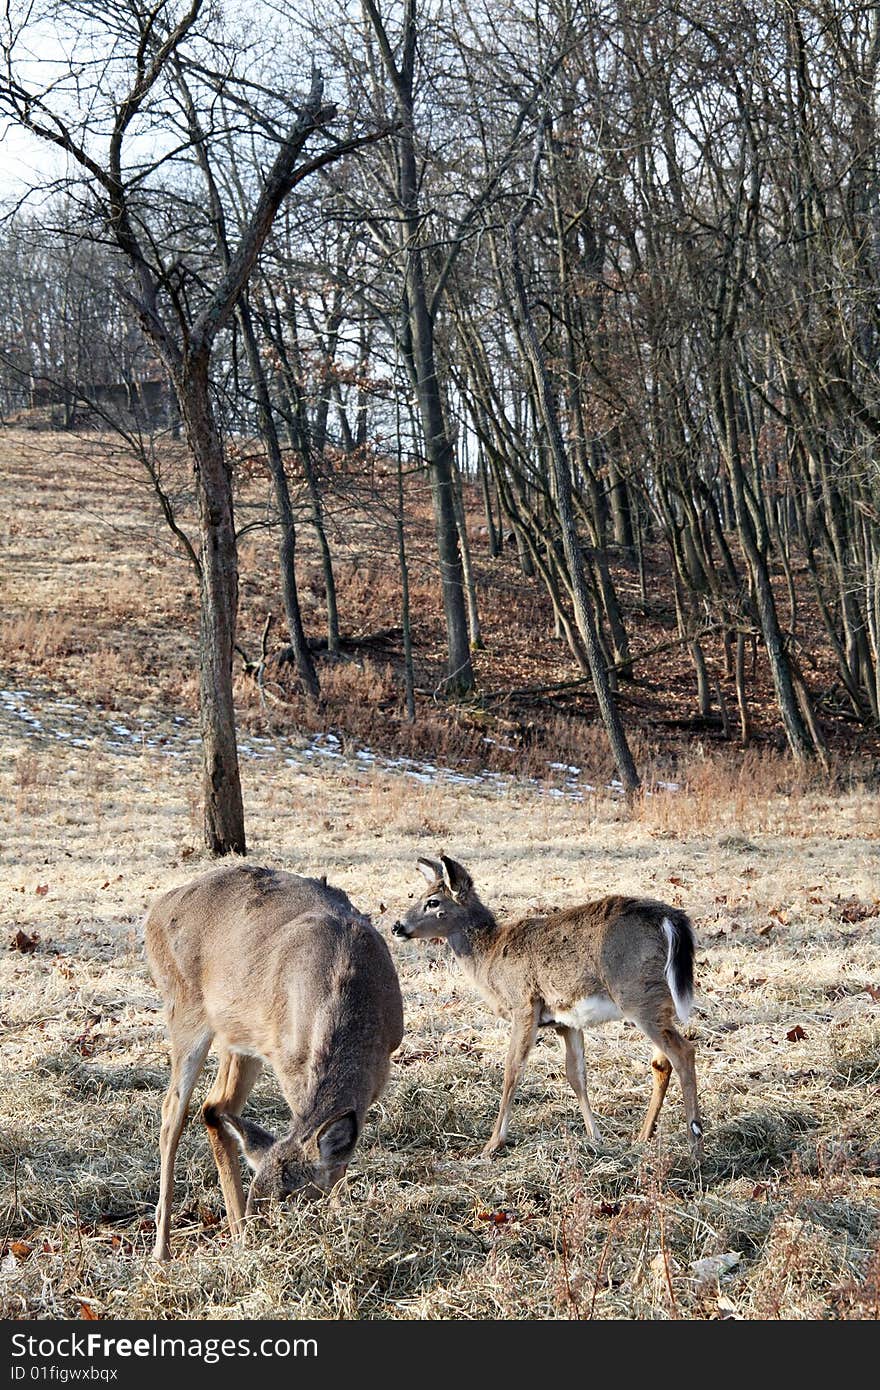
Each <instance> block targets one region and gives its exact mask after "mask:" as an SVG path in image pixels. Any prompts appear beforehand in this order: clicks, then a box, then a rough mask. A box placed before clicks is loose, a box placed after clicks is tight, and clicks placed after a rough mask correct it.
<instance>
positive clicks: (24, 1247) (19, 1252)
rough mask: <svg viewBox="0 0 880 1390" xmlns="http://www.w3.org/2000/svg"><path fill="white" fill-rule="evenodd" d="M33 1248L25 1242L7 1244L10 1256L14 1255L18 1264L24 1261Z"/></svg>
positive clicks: (14, 1241) (16, 1241)
mask: <svg viewBox="0 0 880 1390" xmlns="http://www.w3.org/2000/svg"><path fill="white" fill-rule="evenodd" d="M33 1248H34V1247H33V1246H32V1245H29V1244H28V1242H27V1241H26V1240H13V1241H10V1244H9V1251H10V1254H12V1255H14V1256H15V1258H16V1259H17V1260H18V1261H19V1262H21V1261H22V1260H26V1259H27V1257H28V1255H29V1254H30V1253H31V1251H32V1250H33Z"/></svg>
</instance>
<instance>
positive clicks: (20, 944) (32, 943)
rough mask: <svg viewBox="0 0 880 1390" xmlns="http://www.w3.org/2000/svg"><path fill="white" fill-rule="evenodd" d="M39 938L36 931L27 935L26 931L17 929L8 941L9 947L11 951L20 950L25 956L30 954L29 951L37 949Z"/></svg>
mask: <svg viewBox="0 0 880 1390" xmlns="http://www.w3.org/2000/svg"><path fill="white" fill-rule="evenodd" d="M39 940H40V938H39V935H38V934H37V932H34V934H33V936H29V935H28V933H27V932H26V931H21V930H19V931H17V932H16V933H15V936H14V937H13V938H12V940H11V942H10V943H9V949H10V950H11V951H21V953H22V955H24V956H27V955H30V953H31V951H35V950H36V949H37V943H38V942H39Z"/></svg>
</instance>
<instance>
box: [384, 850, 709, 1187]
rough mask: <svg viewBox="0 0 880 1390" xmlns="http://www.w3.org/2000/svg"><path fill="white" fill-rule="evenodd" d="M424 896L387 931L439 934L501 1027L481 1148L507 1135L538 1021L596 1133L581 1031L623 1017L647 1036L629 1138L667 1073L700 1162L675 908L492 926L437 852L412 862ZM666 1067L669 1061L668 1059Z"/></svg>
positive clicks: (624, 904) (632, 908) (684, 950)
mask: <svg viewBox="0 0 880 1390" xmlns="http://www.w3.org/2000/svg"><path fill="white" fill-rule="evenodd" d="M418 867H419V870H420V872H421V873H422V874H423V875H424V877H425V878H426V879H427V880H428V883H429V884H430V888H429V890H428V892H427V894H426V895H425V896H424V897H423V898H422V899H421V901H420V902H418V903H416V904H415V905H414V906H413V907H412V908H411V909H410V911H409V912H408V913H407V914H406V916H405V918H404V919H403V921H402V922H398V923H396V925H395V926H394V928H393V932H394V935H395V936H398V937H403V938H404V939H409V938H410V937H425V936H433V937H438V936H439V937H443V938H444V939H445V940H446V941H447V942H448V943H449V945H450V946H451V947H452V950H453V951H454V952H455V954H456V956H457V957H458V960H459V962H460V963H461V966H462V969H463V970H464V972H465V974H466V975H467V976H468V978H469V979H470V980H471V981H472V982H473V983H474V984H475V985H476V987H477V989H478V990H479V991H480V993H481V994H482V995H483V997H484V998H485V999H486V1000H487V1002H488V1003H489V1005H490V1007H491V1008H492V1010H493V1012H494V1013H496V1014H498V1015H499V1016H500V1017H501V1018H506V1019H509V1020H510V1022H511V1024H512V1025H513V1028H512V1032H511V1035H510V1044H509V1046H508V1050H507V1059H506V1062H505V1065H504V1090H503V1092H502V1095H501V1109H500V1110H499V1112H498V1119H497V1120H496V1122H495V1128H494V1130H493V1131H492V1137H491V1138H490V1140H489V1142H488V1144H487V1145H486V1147H485V1148H484V1150H483V1153H484V1154H486V1155H489V1154H493V1153H495V1152H496V1150H498V1149H500V1148H501V1147H502V1146H503V1144H504V1143H505V1141H506V1139H507V1125H508V1119H509V1115H510V1106H511V1102H512V1101H513V1096H514V1092H515V1091H516V1088H517V1085H518V1083H519V1079H520V1077H521V1075H522V1072H523V1068H524V1067H525V1064H526V1059H527V1058H528V1055H529V1053H530V1052H531V1050H532V1047H533V1046H534V1043H535V1039H536V1038H537V1036H538V1029H539V1028H542V1027H552V1028H555V1030H556V1032H557V1033H559V1034H560V1035H561V1037H562V1041H563V1044H564V1047H565V1074H566V1076H567V1077H568V1080H569V1082H570V1084H571V1087H572V1090H573V1091H574V1093H575V1095H576V1096H577V1098H578V1104H579V1106H580V1110H581V1114H582V1115H583V1117H584V1123H585V1124H586V1127H587V1133H588V1134H589V1136H590V1138H591V1139H598V1137H599V1131H598V1129H597V1126H596V1121H595V1118H594V1116H593V1112H592V1110H591V1109H590V1102H589V1099H588V1097H587V1081H586V1068H585V1064H584V1035H583V1029H584V1028H591V1027H594V1026H595V1025H596V1024H599V1023H607V1022H609V1021H610V1020H611V1019H621V1018H625V1019H629V1020H631V1021H632V1022H633V1023H635V1024H636V1025H637V1026H638V1027H639V1028H640V1029H641V1030H642V1032H643V1033H644V1034H645V1035H646V1036H647V1037H648V1038H649V1039H650V1041H651V1042H652V1043H653V1044H654V1057H653V1061H652V1064H651V1065H652V1071H653V1080H654V1086H653V1091H652V1094H651V1102H650V1104H649V1106H648V1113H647V1115H646V1116H645V1123H644V1124H643V1125H642V1129H641V1133H640V1134H639V1138H640V1139H641V1140H645V1139H650V1137H651V1135H652V1134H653V1132H654V1128H655V1126H656V1124H657V1116H658V1115H659V1113H660V1107H661V1106H662V1104H663V1098H664V1096H665V1095H666V1089H667V1087H668V1085H669V1078H670V1075H671V1072H672V1069H673V1068H674V1069H675V1072H676V1075H677V1076H678V1079H679V1082H680V1083H681V1089H682V1094H683V1096H684V1105H685V1111H686V1113H687V1121H688V1137H689V1139H690V1143H691V1148H692V1150H693V1154H694V1158H695V1159H696V1160H697V1162H699V1161H700V1160H701V1158H702V1147H703V1127H702V1123H701V1120H700V1111H699V1107H698V1104H697V1081H696V1074H695V1071H694V1048H693V1045H692V1044H691V1043H690V1042H688V1040H687V1039H686V1038H683V1037H682V1036H681V1034H680V1033H679V1032H678V1031H677V1029H676V1027H675V1024H674V1018H675V1015H676V1013H677V1014H678V1017H679V1018H680V1019H681V1020H682V1022H684V1021H686V1020H687V1017H688V1014H689V1013H690V1009H691V1004H692V1001H693V956H694V937H693V932H692V929H691V924H690V922H689V921H688V918H687V917H686V916H685V914H684V913H683V912H681V911H679V909H678V908H675V907H667V906H666V904H665V903H659V902H652V901H650V900H648V899H644V898H621V897H610V898H601V899H599V901H598V902H591V903H584V904H582V905H581V906H580V907H570V908H566V909H565V910H563V911H557V912H551V913H549V914H548V915H546V916H532V917H523V918H521V919H520V920H519V921H517V922H511V923H509V924H507V925H505V926H499V925H498V923H497V922H496V920H495V918H494V917H493V916H492V913H491V912H490V911H489V910H488V908H486V907H485V906H484V905H483V903H481V902H480V899H479V898H478V897H477V895H476V893H475V892H474V885H473V881H472V879H471V876H470V874H469V873H468V871H467V870H466V869H464V868H462V866H461V864H456V862H455V860H454V859H448V858H446V856H445V855H441V857H440V861H439V863H437V862H435V861H434V860H433V859H420V860H419V861H418ZM670 1063H671V1065H670Z"/></svg>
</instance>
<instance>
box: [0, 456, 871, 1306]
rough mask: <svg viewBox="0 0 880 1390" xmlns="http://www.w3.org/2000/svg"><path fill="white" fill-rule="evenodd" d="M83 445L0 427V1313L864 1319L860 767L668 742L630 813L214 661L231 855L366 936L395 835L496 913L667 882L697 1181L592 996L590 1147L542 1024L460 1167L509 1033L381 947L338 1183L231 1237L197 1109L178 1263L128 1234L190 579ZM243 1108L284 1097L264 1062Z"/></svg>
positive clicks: (441, 957) (192, 836) (186, 681)
mask: <svg viewBox="0 0 880 1390" xmlns="http://www.w3.org/2000/svg"><path fill="white" fill-rule="evenodd" d="M88 447H89V446H88V441H83V440H79V441H65V440H64V439H63V437H59V436H49V435H46V436H24V435H14V434H12V433H10V432H5V433H4V434H3V435H2V436H0V477H2V497H0V506H2V517H0V536H2V543H3V549H4V555H5V562H4V576H3V578H4V595H3V605H2V611H3V615H4V616H3V626H2V633H0V636H2V644H3V645H2V650H0V670H2V687H3V692H4V693H3V694H2V695H0V740H2V744H0V746H2V758H0V794H2V797H3V803H4V804H5V806H6V808H7V809H6V814H5V816H4V823H3V829H2V831H0V990H2V1012H0V1072H2V1086H0V1172H2V1188H0V1312H2V1314H3V1315H4V1316H5V1317H7V1318H19V1317H30V1318H52V1319H59V1318H83V1317H85V1318H101V1317H112V1318H160V1319H174V1318H207V1319H223V1318H236V1317H246V1318H267V1317H300V1318H319V1319H328V1318H397V1319H411V1318H432V1319H438V1318H439V1319H472V1318H516V1319H525V1318H531V1319H549V1318H563V1319H565V1318H585V1319H586V1318H601V1319H608V1318H640V1319H642V1318H743V1319H777V1318H786V1319H816V1318H829V1319H842V1318H856V1319H863V1318H876V1317H877V1316H878V1315H880V1137H878V1136H880V915H878V912H880V817H878V795H877V792H876V789H872V787H870V786H865V785H861V784H860V783H859V780H858V778H857V777H856V776H855V775H854V774H853V772H852V771H850V772H847V770H846V767H842V768H841V770H840V773H839V775H838V777H837V779H836V781H835V783H834V785H833V787H823V786H821V785H808V784H804V783H802V782H801V781H799V780H798V779H796V778H795V777H794V776H793V774H792V773H791V771H790V769H789V768H788V767H787V765H786V764H785V763H784V761H782V760H781V759H779V758H778V757H777V756H776V755H774V754H772V753H770V752H764V753H763V754H758V753H756V754H755V755H753V756H748V757H745V758H741V759H739V760H737V761H736V762H734V761H731V762H729V763H723V762H722V761H721V760H720V759H719V758H718V757H717V756H708V755H707V756H706V757H704V758H702V759H701V758H700V756H699V754H698V753H696V752H695V753H694V754H693V756H692V759H691V763H690V765H689V768H688V772H687V777H686V778H683V779H682V780H681V782H680V784H679V785H678V787H677V789H668V788H667V789H663V788H655V789H654V790H653V793H652V794H650V795H645V797H644V799H643V801H642V802H641V803H640V804H639V805H638V806H636V807H635V809H634V811H633V813H632V815H630V814H628V813H627V812H626V810H625V808H624V807H623V806H622V805H621V803H620V801H619V800H618V799H617V798H616V797H615V796H614V794H613V793H612V792H610V791H603V790H600V791H598V792H596V793H595V794H592V793H590V794H585V795H582V796H581V798H580V799H576V798H575V797H573V796H567V795H561V794H560V793H561V791H562V788H561V787H560V786H559V785H554V784H553V782H552V781H549V782H545V783H543V784H541V785H535V784H532V783H524V782H518V781H517V779H516V778H515V777H513V776H510V777H506V778H502V777H501V776H496V777H495V778H494V779H491V780H489V779H486V780H483V781H474V782H473V783H467V782H464V781H455V780H454V779H453V778H452V777H450V776H447V775H445V774H444V773H443V772H442V771H440V772H437V773H436V774H430V773H428V774H426V773H425V772H424V771H422V772H421V773H420V775H414V774H416V773H417V772H418V771H419V770H418V769H416V768H415V767H413V766H406V765H404V766H396V767H395V766H386V765H385V764H384V763H382V761H381V760H380V759H378V758H372V759H371V758H370V757H369V756H367V757H364V756H362V757H358V749H357V748H356V747H355V746H354V745H353V744H348V743H346V740H345V739H343V740H342V741H341V742H340V743H339V744H333V743H332V742H327V741H323V742H320V741H319V742H318V743H316V742H315V741H314V737H313V734H312V733H311V732H309V731H307V730H303V729H302V728H300V729H296V728H293V727H288V728H284V726H283V722H282V721H281V720H280V718H279V717H278V716H276V717H275V719H274V720H273V721H272V722H271V727H268V726H266V725H264V724H260V722H259V719H258V716H259V713H260V711H259V707H258V705H257V706H255V705H254V701H253V697H252V695H250V694H249V693H248V692H247V691H245V690H243V691H242V706H243V731H244V732H243V736H242V742H243V778H244V790H245V798H246V806H247V812H248V833H249V842H250V854H251V858H252V860H253V862H257V863H260V862H262V863H268V864H274V865H278V866H281V867H283V868H285V869H289V870H293V871H296V872H304V873H312V872H318V873H322V872H326V873H327V874H328V876H329V878H330V881H331V882H334V883H338V884H339V885H340V886H342V887H343V888H345V890H346V891H347V892H348V893H349V894H350V895H351V897H352V899H353V900H354V902H355V903H356V904H357V905H358V906H360V907H362V908H363V909H364V910H366V911H369V912H370V913H372V914H373V917H374V920H375V921H376V923H377V924H378V925H379V926H380V927H381V928H382V929H383V930H384V931H385V932H386V934H387V933H388V932H389V930H390V925H391V923H392V922H393V921H394V919H395V917H396V916H397V915H398V914H399V913H400V912H401V911H402V910H403V909H404V908H405V906H406V905H407V902H408V899H409V895H410V894H412V893H413V892H416V891H418V884H419V882H420V880H419V879H418V877H417V875H416V872H415V860H416V858H417V856H419V855H422V854H428V855H434V854H436V853H437V852H438V851H439V850H445V851H447V852H448V853H451V854H453V855H454V856H455V857H456V858H459V859H461V860H462V861H463V862H464V863H465V864H467V865H468V866H469V867H470V868H471V870H472V872H473V873H474V876H475V879H476V880H477V886H478V889H479V890H480V891H481V894H482V896H483V897H484V898H485V900H486V901H487V902H488V903H489V904H490V905H491V906H493V907H495V908H496V909H498V910H499V911H500V912H502V913H515V912H517V911H519V910H521V909H523V910H524V909H526V908H528V907H532V906H535V905H539V904H540V905H547V904H554V905H563V904H569V903H573V902H576V901H577V900H579V899H581V900H583V899H586V898H589V897H594V896H599V895H601V894H603V893H605V892H609V891H622V892H633V893H646V894H651V895H656V896H659V897H663V898H665V899H667V900H668V901H669V902H672V903H675V904H681V905H683V906H685V907H686V908H687V909H688V911H689V912H690V913H691V915H692V917H693V919H694V922H695V926H696V929H697V933H698V937H699V941H700V948H699V951H698V956H697V967H696V973H697V986H698V989H697V1007H696V1009H695V1012H694V1015H693V1019H692V1024H691V1033H692V1036H693V1037H694V1038H695V1040H696V1043H697V1047H698V1054H697V1065H698V1080H699V1084H700V1089H701V1099H702V1105H703V1113H704V1118H705V1122H706V1150H707V1156H706V1163H705V1167H704V1171H703V1173H702V1176H701V1178H700V1177H697V1175H695V1173H694V1171H693V1169H692V1167H691V1165H690V1162H689V1159H688V1149H687V1143H686V1135H685V1128H684V1118H683V1110H682V1106H681V1101H680V1095H679V1092H678V1088H677V1084H676V1082H675V1081H673V1083H672V1085H671V1087H670V1091H669V1096H668V1098H667V1104H666V1107H665V1109H664V1112H663V1116H662V1120H661V1125H660V1130H659V1133H658V1136H657V1138H656V1139H655V1140H654V1141H652V1143H650V1144H649V1145H647V1146H645V1147H642V1146H639V1145H637V1144H636V1143H635V1142H634V1139H633V1136H634V1134H635V1132H636V1131H637V1129H638V1127H639V1124H640V1122H641V1118H642V1113H643V1111H644V1108H645V1106H646V1104H647V1100H648V1095H649V1092H650V1076H649V1071H650V1067H649V1061H650V1048H649V1046H648V1045H647V1044H646V1042H645V1040H644V1039H643V1038H642V1037H641V1035H639V1034H638V1033H637V1032H636V1031H635V1030H634V1029H633V1028H631V1027H629V1026H627V1025H623V1024H616V1023H614V1024H608V1025H606V1026H605V1027H604V1028H601V1029H597V1030H595V1031H594V1032H593V1033H591V1034H589V1035H588V1038H587V1044H588V1068H589V1073H590V1081H591V1085H590V1094H591V1100H592V1103H593V1107H594V1109H595V1111H596V1114H597V1117H598V1119H599V1123H600V1126H601V1128H602V1136H603V1137H602V1140H601V1142H600V1143H599V1144H598V1145H591V1144H589V1143H588V1142H587V1140H586V1136H585V1133H584V1131H583V1126H582V1122H581V1120H580V1116H579V1114H578V1111H577V1107H576V1104H575V1100H574V1096H573V1095H572V1093H571V1092H570V1090H569V1088H568V1085H567V1083H566V1081H565V1077H564V1073H563V1069H562V1057H561V1050H560V1048H559V1045H558V1043H557V1041H556V1039H555V1038H550V1039H544V1040H542V1041H541V1042H540V1043H539V1045H538V1046H537V1048H536V1049H535V1052H534V1054H533V1056H532V1059H531V1060H530V1063H529V1066H528V1069H527V1072H526V1076H525V1079H524V1082H523V1085H522V1087H521V1090H520V1092H519V1094H518V1096H517V1099H516V1102H515V1105H514V1111H513V1118H512V1123H511V1144H510V1146H509V1148H508V1149H507V1150H506V1151H505V1152H504V1153H503V1154H502V1155H501V1156H499V1157H498V1158H496V1159H495V1160H493V1161H491V1162H487V1161H485V1160H482V1159H480V1158H479V1157H478V1156H477V1155H478V1154H479V1150H480V1148H481V1146H482V1144H483V1142H484V1141H485V1139H486V1137H487V1136H488V1133H489V1131H490V1129H491V1125H492V1121H493V1119H494V1115H495V1112H496V1110H497V1104H498V1100H499V1095H500V1088H501V1074H502V1064H503V1056H504V1050H505V1043H506V1027H505V1025H503V1024H502V1023H500V1022H498V1021H496V1020H494V1019H493V1018H492V1017H491V1016H490V1015H489V1013H488V1011H487V1009H486V1008H485V1006H484V1005H483V1004H482V1003H481V1002H480V1001H479V1000H478V999H477V998H476V997H475V996H474V995H473V994H472V993H471V990H470V988H469V987H468V986H467V985H466V984H465V982H464V981H463V980H462V979H461V977H460V976H459V974H458V971H457V966H456V965H455V962H454V961H453V960H452V959H451V957H449V956H447V953H446V950H445V948H443V947H440V946H437V945H432V944H420V943H406V944H401V943H399V942H396V941H394V942H391V950H392V952H393V955H394V958H395V961H396V963H397V966H398V969H399V971H400V975H401V982H402V987H403V992H404V1002H405V1011H406V1035H405V1039H404V1042H403V1045H402V1047H401V1049H400V1052H399V1053H398V1055H397V1057H396V1059H395V1062H394V1065H393V1067H392V1073H391V1080H390V1082H389V1086H388V1089H387V1091H386V1093H385V1096H384V1098H383V1101H382V1103H381V1104H380V1105H377V1106H376V1107H374V1109H373V1110H372V1111H371V1112H370V1116H369V1118H368V1123H367V1127H366V1130H365V1132H364V1135H363V1137H362V1140H361V1143H360V1145H359V1147H358V1150H357V1153H356V1156H355V1161H354V1163H353V1164H352V1167H351V1168H350V1170H349V1173H348V1176H347V1179H346V1181H345V1183H344V1184H343V1185H342V1188H341V1190H340V1191H339V1193H338V1194H337V1195H336V1196H335V1197H334V1198H333V1200H331V1201H328V1202H323V1203H319V1204H314V1205H308V1206H302V1207H297V1206H295V1205H290V1206H288V1207H286V1208H284V1209H280V1210H278V1211H277V1212H276V1213H275V1214H274V1216H273V1218H272V1221H271V1227H270V1229H268V1230H266V1231H265V1233H264V1235H263V1237H262V1238H261V1243H260V1244H259V1245H256V1244H253V1245H250V1246H248V1247H246V1248H244V1249H242V1248H238V1247H236V1246H234V1245H232V1244H231V1243H230V1241H229V1239H228V1236H227V1234H226V1231H225V1229H224V1223H223V1213H222V1206H221V1201H220V1194H219V1188H218V1186H217V1183H216V1180H215V1174H214V1168H213V1163H212V1160H211V1158H210V1153H209V1149H208V1145H207V1142H206V1140H205V1137H204V1134H203V1132H202V1131H201V1126H200V1124H199V1123H198V1121H197V1120H196V1122H195V1123H191V1124H190V1125H189V1126H188V1127H187V1129H186V1131H185V1132H184V1137H183V1140H182V1143H181V1148H180V1151H179V1155H178V1162H177V1177H178V1187H177V1194H176V1199H175V1214H174V1226H173V1239H174V1248H175V1258H174V1260H173V1261H172V1262H171V1263H170V1264H169V1265H167V1266H163V1267H157V1266H156V1265H155V1264H153V1262H152V1261H151V1259H150V1255H149V1252H150V1248H151V1243H152V1212H153V1206H154V1203H155V1199H156V1193H157V1180H158V1151H157V1140H158V1127H159V1106H160V1102H161V1097H162V1094H163V1091H164V1088H165V1085H166V1082H167V1047H166V1041H165V1031H164V1025H163V1019H162V1014H161V1012H160V1008H159V1000H158V997H157V994H156V991H155V989H154V987H153V984H152V982H151V980H150V978H149V975H148V972H147V970H146V967H145V964H144V960H143V955H142V942H141V922H142V919H143V915H144V910H145V908H146V906H147V904H148V903H149V901H150V899H151V898H152V897H153V895H154V894H156V893H157V892H159V891H161V890H163V889H165V888H167V887H170V886H172V885H175V884H178V883H181V882H183V881H185V880H186V879H187V878H189V877H190V876H192V875H194V874H195V873H197V872H199V871H200V870H201V869H202V868H204V867H205V866H206V863H205V859H204V856H203V854H202V851H201V849H200V829H199V807H198V801H197V790H198V778H197V765H198V748H197V741H196V732H197V730H196V725H195V722H194V719H193V714H192V704H191V698H190V697H191V670H190V666H189V662H190V659H191V653H192V641H193V626H194V622H193V619H194V612H193V608H192V605H193V595H192V592H191V585H190V587H189V589H188V588H187V584H188V583H189V580H188V578H187V576H186V575H185V573H184V571H183V568H182V566H181V565H179V563H178V562H177V561H176V560H174V559H172V558H170V557H169V553H168V552H167V550H166V548H165V545H164V541H162V542H161V543H160V544H159V543H157V542H156V541H155V540H154V539H153V534H152V528H151V525H150V524H149V521H148V512H147V508H146V502H145V500H144V499H142V498H141V497H140V495H139V494H138V495H137V496H134V497H132V496H131V495H127V494H126V490H125V487H124V486H123V481H122V479H121V475H114V479H113V485H112V486H111V485H109V484H108V483H107V480H106V476H103V477H102V476H101V475H97V474H95V475H93V474H91V473H90V472H89V471H88V470H87V468H86V467H85V464H86V462H87V456H88ZM74 502H75V505H74ZM244 580H245V582H244V585H243V588H244V593H245V602H246V598H247V574H245V576H244ZM133 673H134V674H133ZM361 751H363V750H361ZM849 766H850V768H852V766H853V765H852V764H849ZM233 965H234V963H233ZM206 1084H207V1077H206V1080H205V1083H203V1085H206ZM201 1094H203V1086H200V1088H199V1089H197V1092H196V1097H195V1098H194V1104H193V1114H195V1113H196V1104H197V1102H198V1099H199V1097H200V1095H201ZM250 1113H252V1114H254V1115H255V1116H256V1117H257V1118H258V1119H260V1120H261V1121H262V1123H264V1124H265V1125H266V1126H267V1127H269V1128H276V1127H278V1126H280V1125H283V1124H284V1107H283V1105H282V1104H281V1103H280V1102H279V1099H278V1094H277V1090H276V1088H275V1085H274V1082H273V1079H272V1077H271V1076H265V1077H264V1078H263V1079H262V1080H261V1082H260V1083H259V1085H258V1088H257V1090H256V1092H255V1093H254V1097H253V1099H252V1102H251V1111H250Z"/></svg>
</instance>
